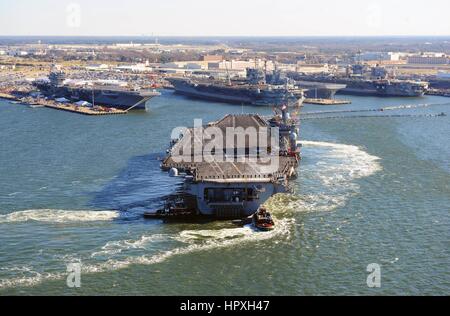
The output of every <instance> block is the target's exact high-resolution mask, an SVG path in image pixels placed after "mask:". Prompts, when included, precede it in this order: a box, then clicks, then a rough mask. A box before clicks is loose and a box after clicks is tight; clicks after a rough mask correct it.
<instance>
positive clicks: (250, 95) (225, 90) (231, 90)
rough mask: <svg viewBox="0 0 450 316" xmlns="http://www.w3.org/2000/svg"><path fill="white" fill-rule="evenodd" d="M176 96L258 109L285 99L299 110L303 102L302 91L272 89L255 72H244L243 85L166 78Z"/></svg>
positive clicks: (273, 86) (217, 81)
mask: <svg viewBox="0 0 450 316" xmlns="http://www.w3.org/2000/svg"><path fill="white" fill-rule="evenodd" d="M167 80H168V81H169V82H170V83H171V84H172V86H173V87H174V89H175V92H176V93H179V94H183V95H186V96H189V97H193V98H197V99H204V100H211V101H218V102H226V103H235V104H250V105H258V106H267V105H270V106H273V105H279V104H282V103H283V102H284V101H285V99H286V96H288V99H289V101H290V102H293V103H296V104H297V105H298V106H301V105H302V104H303V101H304V99H305V98H304V89H300V88H298V87H296V86H294V85H291V84H287V83H285V84H283V85H272V84H268V83H267V82H266V78H265V75H264V73H261V72H260V71H258V70H257V69H247V78H246V80H245V81H241V80H231V79H230V78H227V80H226V81H223V80H217V79H212V78H208V79H202V78H195V79H194V78H175V77H174V78H167Z"/></svg>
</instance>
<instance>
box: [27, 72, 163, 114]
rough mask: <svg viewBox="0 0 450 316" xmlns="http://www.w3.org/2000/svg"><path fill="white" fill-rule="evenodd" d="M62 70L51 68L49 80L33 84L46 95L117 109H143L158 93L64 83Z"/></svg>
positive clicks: (64, 77)
mask: <svg viewBox="0 0 450 316" xmlns="http://www.w3.org/2000/svg"><path fill="white" fill-rule="evenodd" d="M65 79H66V76H65V74H64V72H62V71H59V70H53V71H52V72H51V73H50V76H49V81H42V80H41V81H36V82H35V83H34V85H35V86H36V87H37V88H38V89H39V90H40V91H41V93H42V94H44V95H45V96H46V97H52V98H66V99H68V100H71V101H75V102H76V101H86V102H90V103H92V104H93V105H101V106H105V107H114V108H117V109H123V110H130V109H145V104H146V102H147V101H148V100H150V99H151V98H153V97H155V96H159V95H160V93H159V92H157V91H154V90H139V89H127V88H122V87H119V86H104V85H94V86H89V85H85V86H75V85H68V84H64V81H65Z"/></svg>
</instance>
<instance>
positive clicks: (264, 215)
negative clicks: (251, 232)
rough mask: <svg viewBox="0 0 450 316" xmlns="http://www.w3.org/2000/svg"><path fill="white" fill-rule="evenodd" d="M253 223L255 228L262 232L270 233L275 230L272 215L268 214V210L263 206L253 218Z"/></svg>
mask: <svg viewBox="0 0 450 316" xmlns="http://www.w3.org/2000/svg"><path fill="white" fill-rule="evenodd" d="M252 223H253V226H255V228H257V229H259V230H261V231H270V230H273V229H274V228H275V223H274V221H273V219H272V215H270V213H269V212H267V210H266V208H265V207H263V206H261V207H260V208H259V209H258V210H257V211H256V213H255V214H253V216H252Z"/></svg>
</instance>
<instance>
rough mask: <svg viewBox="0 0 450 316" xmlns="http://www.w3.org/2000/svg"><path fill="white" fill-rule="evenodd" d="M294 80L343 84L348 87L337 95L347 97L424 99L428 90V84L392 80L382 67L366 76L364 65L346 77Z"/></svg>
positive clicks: (332, 76) (303, 76) (353, 69)
mask: <svg viewBox="0 0 450 316" xmlns="http://www.w3.org/2000/svg"><path fill="white" fill-rule="evenodd" d="M293 78H295V79H297V80H301V81H306V82H307V81H310V82H321V83H327V84H343V85H346V87H345V88H343V89H340V90H339V91H337V93H338V94H347V95H360V96H376V97H422V96H424V94H425V93H426V92H427V90H428V83H427V82H422V81H412V80H399V79H392V78H389V77H388V75H387V72H386V70H385V69H384V68H382V67H374V68H372V69H371V74H370V75H366V74H365V69H364V67H363V66H362V65H353V66H352V67H351V68H350V69H348V70H347V75H346V76H335V75H328V76H325V75H302V74H295V75H293Z"/></svg>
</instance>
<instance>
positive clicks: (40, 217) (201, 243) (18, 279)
mask: <svg viewBox="0 0 450 316" xmlns="http://www.w3.org/2000/svg"><path fill="white" fill-rule="evenodd" d="M302 144H303V156H304V160H303V162H302V163H301V166H300V177H299V178H298V179H297V181H296V182H295V183H293V184H294V186H295V187H296V191H297V193H294V194H279V195H276V196H274V197H273V198H271V199H270V200H269V201H268V202H267V203H266V204H267V206H268V207H269V208H270V209H271V211H272V214H273V216H274V218H275V220H276V228H275V230H274V231H271V232H258V231H255V230H254V229H252V227H251V226H244V227H235V226H231V224H229V223H224V222H217V223H211V224H208V226H206V228H207V229H205V226H204V225H196V224H193V225H192V226H189V229H183V228H185V227H186V226H185V225H182V226H179V227H178V226H169V227H166V228H165V227H162V228H161V227H160V225H157V226H159V228H160V229H158V232H156V231H154V232H153V233H152V232H151V231H149V232H145V233H142V232H141V233H135V234H133V233H131V237H130V238H128V239H123V240H120V239H119V240H112V241H108V242H106V243H105V244H103V245H98V246H93V248H90V249H88V250H86V251H84V252H82V253H78V254H73V255H70V254H68V255H63V256H60V257H58V258H55V259H56V260H58V262H59V263H58V268H55V267H54V268H53V269H52V270H50V271H49V272H48V270H47V267H46V266H45V265H43V266H42V267H41V268H37V267H36V268H34V269H33V268H32V267H30V266H26V267H20V266H12V267H9V268H8V267H3V268H2V269H1V270H0V272H1V274H2V275H9V276H11V277H10V278H7V279H2V280H0V289H1V288H9V287H18V286H34V285H37V284H39V283H41V282H43V281H49V280H60V281H61V282H64V280H65V278H66V277H67V273H65V270H66V266H65V265H66V264H68V263H74V262H80V263H81V271H82V274H93V273H104V272H108V271H114V270H119V269H124V268H128V267H130V266H132V265H155V264H159V263H162V262H165V261H167V260H169V259H171V258H174V257H176V256H181V255H188V254H192V253H201V252H207V251H216V250H220V249H223V248H228V247H234V248H239V247H243V248H244V247H246V246H247V245H248V244H251V243H258V242H262V241H267V240H270V241H271V242H270V243H269V244H273V245H276V244H278V243H284V242H290V240H291V235H292V234H293V232H294V231H295V227H296V226H297V224H296V219H295V218H296V216H295V214H296V213H298V212H318V211H331V210H334V209H336V208H338V207H343V206H345V204H346V203H347V202H348V200H349V199H350V198H351V197H352V196H354V195H357V194H358V193H359V185H360V183H359V181H357V180H359V179H362V178H366V177H369V176H372V175H373V174H375V173H376V172H378V171H380V170H381V169H382V167H381V164H380V159H379V158H378V157H376V156H373V155H370V154H368V153H367V152H365V151H364V150H363V149H362V148H360V147H357V146H353V145H345V144H336V143H330V142H316V141H303V142H302ZM119 217H120V213H119V212H115V211H64V210H30V211H22V212H15V213H11V214H7V215H1V216H0V223H10V222H21V221H39V222H55V223H60V222H62V223H67V222H79V221H102V220H103V221H105V220H110V221H111V220H114V219H115V218H119ZM133 235H134V236H133ZM36 270H37V271H36Z"/></svg>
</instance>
